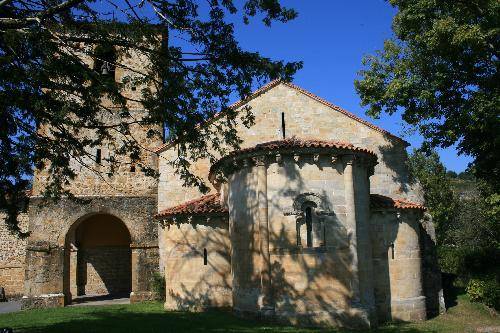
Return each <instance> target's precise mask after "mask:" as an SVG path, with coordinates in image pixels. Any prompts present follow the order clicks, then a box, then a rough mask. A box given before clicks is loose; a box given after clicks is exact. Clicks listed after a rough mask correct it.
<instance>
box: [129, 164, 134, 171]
mask: <svg viewBox="0 0 500 333" xmlns="http://www.w3.org/2000/svg"><path fill="white" fill-rule="evenodd" d="M130 172H135V164H132V165H131V166H130Z"/></svg>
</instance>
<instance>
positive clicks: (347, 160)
mask: <svg viewBox="0 0 500 333" xmlns="http://www.w3.org/2000/svg"><path fill="white" fill-rule="evenodd" d="M355 160H356V156H354V154H348V155H343V156H342V162H344V164H345V165H353V164H354V161H355Z"/></svg>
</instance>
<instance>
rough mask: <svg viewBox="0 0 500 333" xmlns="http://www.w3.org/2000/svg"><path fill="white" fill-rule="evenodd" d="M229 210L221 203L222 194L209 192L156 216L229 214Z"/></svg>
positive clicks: (159, 217)
mask: <svg viewBox="0 0 500 333" xmlns="http://www.w3.org/2000/svg"><path fill="white" fill-rule="evenodd" d="M227 212H228V210H227V208H226V207H223V206H222V205H221V203H220V194H219V193H214V194H208V195H205V196H202V197H201V198H198V199H194V200H191V201H188V202H185V203H183V204H180V205H177V206H174V207H171V208H168V209H165V210H162V211H161V212H159V213H158V214H156V215H155V216H154V217H155V218H156V219H161V218H164V217H173V216H180V215H204V214H217V215H219V214H220V215H222V214H227Z"/></svg>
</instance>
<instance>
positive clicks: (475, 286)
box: [466, 276, 500, 310]
mask: <svg viewBox="0 0 500 333" xmlns="http://www.w3.org/2000/svg"><path fill="white" fill-rule="evenodd" d="M466 290H467V295H469V298H470V300H471V301H472V302H481V303H484V304H486V305H487V306H489V307H491V308H494V309H495V310H500V285H499V283H498V281H497V279H496V278H495V277H491V276H489V277H481V278H473V279H470V280H469V283H468V284H467V289H466Z"/></svg>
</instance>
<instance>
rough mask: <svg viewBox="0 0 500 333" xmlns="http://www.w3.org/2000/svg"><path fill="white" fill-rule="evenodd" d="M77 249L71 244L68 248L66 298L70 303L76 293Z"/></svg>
mask: <svg viewBox="0 0 500 333" xmlns="http://www.w3.org/2000/svg"><path fill="white" fill-rule="evenodd" d="M77 281H78V249H77V248H76V247H74V246H71V248H70V249H69V295H66V298H67V300H68V301H69V303H71V299H72V298H73V297H74V296H79V295H78V286H77Z"/></svg>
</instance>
